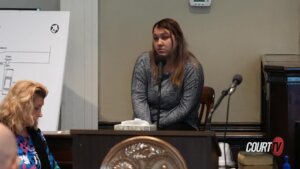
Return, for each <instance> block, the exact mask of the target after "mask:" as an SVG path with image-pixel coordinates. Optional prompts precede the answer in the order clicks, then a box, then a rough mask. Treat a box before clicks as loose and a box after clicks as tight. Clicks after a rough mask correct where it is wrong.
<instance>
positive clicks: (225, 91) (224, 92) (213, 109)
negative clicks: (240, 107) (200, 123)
mask: <svg viewBox="0 0 300 169" xmlns="http://www.w3.org/2000/svg"><path fill="white" fill-rule="evenodd" d="M228 91H229V90H223V91H222V93H221V96H220V97H219V99H218V100H217V102H216V104H215V105H214V107H213V108H212V109H211V111H210V112H209V114H208V117H207V123H206V126H205V130H210V127H211V119H212V115H213V114H214V112H215V111H216V109H217V108H218V107H219V105H220V103H221V102H222V100H223V99H224V97H225V96H227V95H228Z"/></svg>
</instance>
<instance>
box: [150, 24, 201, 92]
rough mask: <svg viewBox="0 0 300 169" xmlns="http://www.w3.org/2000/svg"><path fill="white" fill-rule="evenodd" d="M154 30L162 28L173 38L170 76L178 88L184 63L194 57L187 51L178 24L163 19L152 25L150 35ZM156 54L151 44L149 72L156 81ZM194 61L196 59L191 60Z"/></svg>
mask: <svg viewBox="0 0 300 169" xmlns="http://www.w3.org/2000/svg"><path fill="white" fill-rule="evenodd" d="M155 28H164V29H167V30H168V31H170V33H171V35H173V36H174V37H175V41H176V47H175V50H174V53H173V54H172V58H171V60H170V61H171V64H170V66H171V69H172V70H173V72H172V75H171V82H172V84H173V85H175V86H177V87H179V86H181V84H182V80H183V73H184V66H185V64H186V62H187V61H188V60H189V59H190V58H195V56H194V55H193V54H192V53H191V52H190V51H189V50H188V49H187V43H186V40H185V38H184V35H183V32H182V30H181V28H180V26H179V24H178V23H177V22H176V21H175V20H173V19H170V18H165V19H162V20H160V21H158V22H157V23H155V24H154V25H153V28H152V33H153V32H154V29H155ZM172 44H174V42H172ZM157 55H158V54H157V53H156V51H155V49H154V45H153V43H152V51H151V52H150V62H151V63H150V64H151V71H152V75H153V77H154V78H155V79H156V77H157V74H158V69H157V65H156V64H155V57H156V56H157ZM192 60H196V59H192Z"/></svg>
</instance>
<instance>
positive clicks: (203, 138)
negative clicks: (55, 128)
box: [46, 130, 220, 169]
mask: <svg viewBox="0 0 300 169" xmlns="http://www.w3.org/2000/svg"><path fill="white" fill-rule="evenodd" d="M62 135H64V136H62ZM134 136H153V137H157V138H160V139H162V140H164V141H166V142H168V143H170V144H171V145H173V146H174V147H175V148H177V149H178V150H179V152H180V153H181V155H182V156H183V158H184V159H185V161H186V163H187V166H188V168H189V169H199V168H200V169H201V168H203V169H217V168H218V158H219V155H220V149H219V146H218V143H217V140H216V136H215V133H214V132H211V131H114V130H71V131H70V132H69V133H68V134H47V133H46V138H47V141H48V144H49V146H50V149H51V151H52V152H53V154H54V156H55V158H56V160H57V161H58V163H59V164H61V165H63V166H65V168H73V169H81V168H91V169H99V168H100V165H101V162H102V161H103V159H104V157H105V155H106V154H107V153H108V151H109V150H110V149H111V148H112V147H113V146H114V145H116V144H117V143H119V142H121V141H123V140H125V139H127V138H130V137H134ZM66 146H68V147H69V148H68V147H66ZM66 151H71V152H69V154H68V153H67V152H66ZM68 156H69V157H68Z"/></svg>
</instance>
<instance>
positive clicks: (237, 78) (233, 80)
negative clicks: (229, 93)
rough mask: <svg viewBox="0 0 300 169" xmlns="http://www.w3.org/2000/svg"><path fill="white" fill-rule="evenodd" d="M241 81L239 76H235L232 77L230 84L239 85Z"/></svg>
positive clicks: (241, 78)
mask: <svg viewBox="0 0 300 169" xmlns="http://www.w3.org/2000/svg"><path fill="white" fill-rule="evenodd" d="M242 81H243V77H242V75H240V74H236V75H234V76H233V79H232V82H234V83H235V84H236V85H239V84H241V83H242Z"/></svg>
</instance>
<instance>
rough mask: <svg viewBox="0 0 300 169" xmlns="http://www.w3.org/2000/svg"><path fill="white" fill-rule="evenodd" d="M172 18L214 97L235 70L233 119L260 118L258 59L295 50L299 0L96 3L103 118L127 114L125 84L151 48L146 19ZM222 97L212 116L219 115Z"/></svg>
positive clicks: (222, 109) (223, 108)
mask: <svg viewBox="0 0 300 169" xmlns="http://www.w3.org/2000/svg"><path fill="white" fill-rule="evenodd" d="M165 17H171V18H174V19H175V20H177V21H178V22H179V23H180V25H181V26H182V29H183V31H184V33H185V36H186V39H187V41H188V43H189V46H190V49H191V51H192V52H193V53H194V54H195V55H196V56H197V57H198V59H199V60H200V62H201V63H202V65H203V68H204V74H205V85H209V86H212V87H214V88H215V90H216V94H217V95H216V98H218V97H219V96H220V93H221V91H222V90H223V89H225V88H227V87H228V86H229V84H230V83H231V80H232V77H233V75H234V74H236V73H240V74H241V75H243V77H244V81H243V83H242V84H241V85H240V86H239V87H238V89H237V91H236V92H235V93H234V95H233V96H232V97H231V105H230V117H229V120H230V121H231V122H260V115H261V114H260V113H261V112H260V61H261V56H262V55H263V54H265V53H298V43H299V0H284V1H283V0H213V4H212V6H211V7H210V8H191V7H190V6H189V5H188V0H164V1H162V0H126V1H124V0H100V1H99V37H100V38H99V58H100V59H99V78H100V79H99V83H100V84H99V86H100V88H99V89H100V90H99V97H100V99H99V105H100V114H99V120H101V121H106V120H107V121H120V120H125V119H129V118H131V117H132V109H131V98H130V85H131V73H132V69H133V64H134V62H135V59H136V58H137V56H138V55H139V54H140V53H141V52H142V51H145V50H149V49H150V48H151V28H152V25H153V24H154V23H155V22H156V21H158V20H160V19H162V18H165ZM226 103H227V100H224V101H223V103H222V104H221V106H220V107H219V109H218V110H217V111H216V113H215V115H214V118H213V121H220V122H222V121H224V120H225V111H226Z"/></svg>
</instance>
